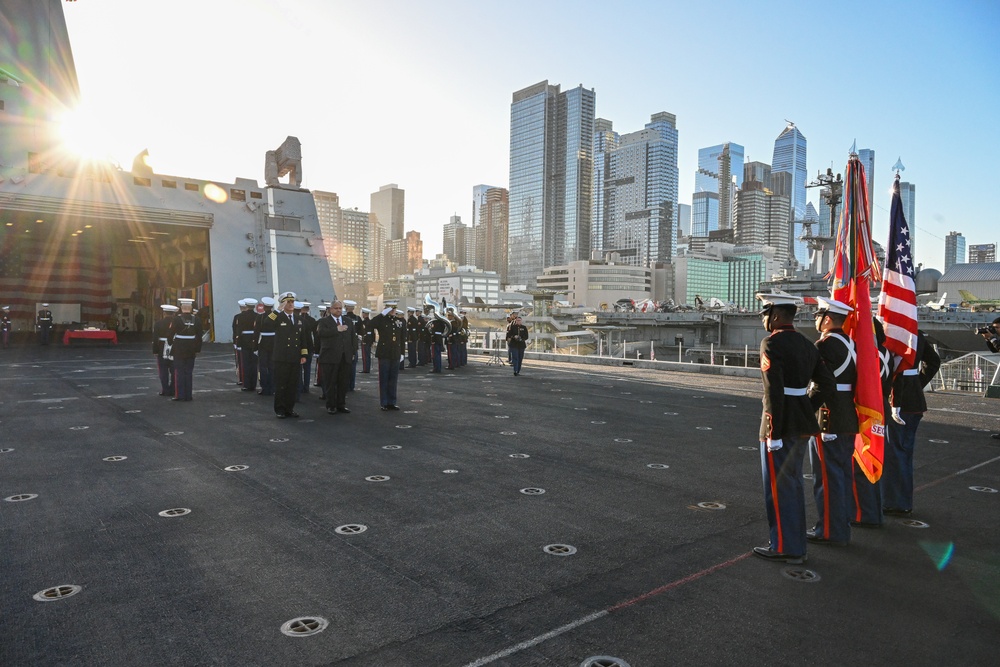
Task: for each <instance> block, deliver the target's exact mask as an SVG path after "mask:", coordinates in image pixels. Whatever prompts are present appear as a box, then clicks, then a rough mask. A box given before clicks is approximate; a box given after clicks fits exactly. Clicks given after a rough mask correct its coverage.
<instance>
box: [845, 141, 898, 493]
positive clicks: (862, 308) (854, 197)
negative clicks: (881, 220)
mask: <svg viewBox="0 0 1000 667" xmlns="http://www.w3.org/2000/svg"><path fill="white" fill-rule="evenodd" d="M868 210H869V209H868V187H867V184H866V183H865V170H864V167H863V166H862V165H861V161H860V160H859V159H858V156H857V154H855V153H852V154H851V157H850V159H849V160H848V162H847V178H845V179H844V211H843V214H842V215H841V218H840V228H839V229H838V230H837V247H836V254H835V257H834V269H833V289H832V292H833V298H834V299H837V300H838V301H842V302H843V303H846V304H848V305H850V306H851V307H853V308H854V312H853V313H851V314H850V315H848V317H847V321H846V322H845V323H844V331H845V332H847V334H848V335H849V336H850V337H851V339H852V340H853V341H854V346H855V349H856V350H857V353H858V359H857V369H858V381H857V385H856V386H855V388H854V405H855V408H856V409H857V411H858V431H859V433H858V435H857V436H856V437H855V440H854V458H855V459H856V460H857V462H858V465H859V466H860V467H861V469H862V470H864V472H865V476H867V477H868V479H869V481H871V482H872V483H874V482H876V481H878V479H879V478H880V477H881V476H882V461H883V458H882V457H883V444H884V438H885V415H884V414H883V413H882V384H881V382H880V375H879V359H878V348H877V347H876V346H875V329H874V325H873V324H872V303H871V296H870V287H869V286H870V284H871V283H872V282H879V281H880V280H881V278H882V276H881V272H880V271H879V265H878V262H877V260H876V258H875V246H874V244H873V243H872V230H871V223H870V221H869V220H868Z"/></svg>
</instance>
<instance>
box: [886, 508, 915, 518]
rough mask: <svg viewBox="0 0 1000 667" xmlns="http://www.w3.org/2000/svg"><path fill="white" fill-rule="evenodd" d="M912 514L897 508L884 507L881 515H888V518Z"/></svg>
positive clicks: (909, 511) (911, 511)
mask: <svg viewBox="0 0 1000 667" xmlns="http://www.w3.org/2000/svg"><path fill="white" fill-rule="evenodd" d="M912 513H913V510H901V509H899V508H898V507H885V508H883V509H882V514H888V515H889V516H906V515H907V514H912Z"/></svg>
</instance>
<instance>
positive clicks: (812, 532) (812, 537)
mask: <svg viewBox="0 0 1000 667" xmlns="http://www.w3.org/2000/svg"><path fill="white" fill-rule="evenodd" d="M806 541H808V542H812V543H813V544H826V545H829V546H831V547H846V546H847V542H839V541H837V540H828V539H826V538H825V537H820V536H819V535H817V534H816V529H814V528H810V529H809V530H807V531H806Z"/></svg>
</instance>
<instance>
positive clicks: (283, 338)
mask: <svg viewBox="0 0 1000 667" xmlns="http://www.w3.org/2000/svg"><path fill="white" fill-rule="evenodd" d="M278 302H279V303H280V304H281V311H280V312H272V313H271V314H270V315H267V318H268V319H269V320H270V321H271V322H272V323H273V328H274V352H273V357H272V363H273V364H274V416H275V417H277V418H278V419H284V418H285V417H298V416H299V413H297V412H295V396H296V394H297V392H298V387H299V378H300V377H301V375H300V374H301V373H302V371H301V367H302V364H304V363H306V355H308V354H309V350H308V348H307V347H306V341H305V329H304V327H303V322H302V317H296V316H295V292H284V293H283V294H282V295H281V296H280V297H278Z"/></svg>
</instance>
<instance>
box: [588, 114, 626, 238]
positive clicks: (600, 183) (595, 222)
mask: <svg viewBox="0 0 1000 667" xmlns="http://www.w3.org/2000/svg"><path fill="white" fill-rule="evenodd" d="M619 139H620V137H619V135H618V133H617V132H615V131H614V126H613V124H612V122H611V121H610V120H607V119H605V118H597V119H595V120H594V187H593V200H594V205H593V207H592V210H591V214H590V217H591V221H590V247H591V250H598V251H601V250H603V244H604V188H605V180H606V172H607V161H608V158H609V156H608V153H609V152H610V151H613V150H614V149H616V148H618V142H619Z"/></svg>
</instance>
